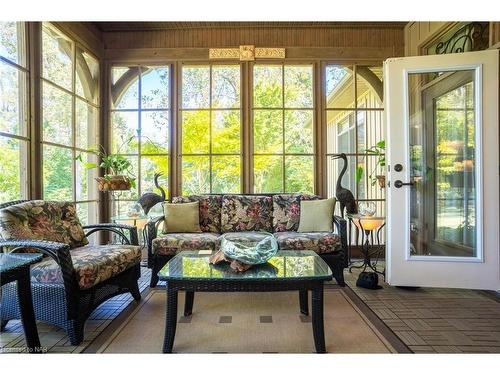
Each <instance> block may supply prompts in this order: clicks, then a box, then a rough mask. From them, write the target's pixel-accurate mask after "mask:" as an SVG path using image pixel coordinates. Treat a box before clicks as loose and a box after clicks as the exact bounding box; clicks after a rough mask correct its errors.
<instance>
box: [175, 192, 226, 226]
mask: <svg viewBox="0 0 500 375" xmlns="http://www.w3.org/2000/svg"><path fill="white" fill-rule="evenodd" d="M190 202H200V228H201V230H202V232H213V233H217V232H220V230H221V219H220V210H221V206H222V196H221V195H189V196H184V197H174V198H173V199H172V203H190Z"/></svg>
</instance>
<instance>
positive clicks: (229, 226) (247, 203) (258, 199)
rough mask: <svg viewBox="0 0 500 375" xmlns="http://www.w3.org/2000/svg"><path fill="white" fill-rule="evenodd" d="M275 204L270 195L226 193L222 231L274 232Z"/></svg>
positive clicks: (223, 205)
mask: <svg viewBox="0 0 500 375" xmlns="http://www.w3.org/2000/svg"><path fill="white" fill-rule="evenodd" d="M272 216H273V204H272V198H271V197H270V196H257V195H224V197H223V198H222V215H221V218H222V232H223V233H225V232H245V231H256V232H257V231H264V232H272Z"/></svg>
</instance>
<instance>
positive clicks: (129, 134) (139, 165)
mask: <svg viewBox="0 0 500 375" xmlns="http://www.w3.org/2000/svg"><path fill="white" fill-rule="evenodd" d="M170 108H171V104H170V67H169V66H143V65H141V66H132V65H131V66H126V67H124V66H115V67H113V68H112V71H111V114H110V121H111V151H112V152H113V153H116V154H120V155H123V156H125V157H126V158H127V159H129V160H130V162H131V163H132V171H133V173H134V177H135V178H136V186H135V188H132V189H131V190H130V191H127V192H123V193H121V194H119V196H118V195H117V196H115V198H118V199H117V200H116V202H115V210H114V212H115V214H118V213H123V212H124V210H126V207H127V206H129V205H130V204H131V202H133V201H136V200H137V199H138V198H139V197H140V196H141V195H142V194H144V193H145V192H153V191H154V192H156V193H159V192H158V189H157V188H156V187H155V185H154V174H155V173H157V172H158V173H162V176H161V179H160V180H159V182H160V183H161V185H162V188H163V189H164V190H165V191H166V192H167V194H168V192H169V189H168V183H169V161H170V121H171V120H170V119H171V110H170Z"/></svg>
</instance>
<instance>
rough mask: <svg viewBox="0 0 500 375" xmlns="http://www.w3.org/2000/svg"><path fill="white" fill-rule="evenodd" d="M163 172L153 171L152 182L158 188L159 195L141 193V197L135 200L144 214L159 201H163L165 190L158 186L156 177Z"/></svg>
mask: <svg viewBox="0 0 500 375" xmlns="http://www.w3.org/2000/svg"><path fill="white" fill-rule="evenodd" d="M162 174H163V173H155V174H154V183H155V186H156V187H157V188H158V189H159V190H160V192H161V195H159V194H156V193H151V192H148V193H144V194H143V195H141V197H140V198H139V199H138V200H137V203H139V204H140V205H141V207H142V209H143V210H144V214H145V215H147V214H148V212H149V210H150V209H151V208H152V207H153V206H154V205H155V204H158V203H160V202H164V201H165V198H166V196H167V194H166V193H165V190H163V188H162V187H161V186H160V184H159V183H158V178H159V177H160V176H161V175H162Z"/></svg>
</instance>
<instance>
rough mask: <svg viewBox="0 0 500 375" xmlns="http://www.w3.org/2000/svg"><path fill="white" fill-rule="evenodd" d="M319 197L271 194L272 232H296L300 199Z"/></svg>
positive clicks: (317, 197)
mask: <svg viewBox="0 0 500 375" xmlns="http://www.w3.org/2000/svg"><path fill="white" fill-rule="evenodd" d="M313 199H319V196H317V195H305V194H276V195H274V196H273V229H274V232H287V231H291V232H296V231H297V230H298V229H299V220H300V201H301V200H313Z"/></svg>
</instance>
